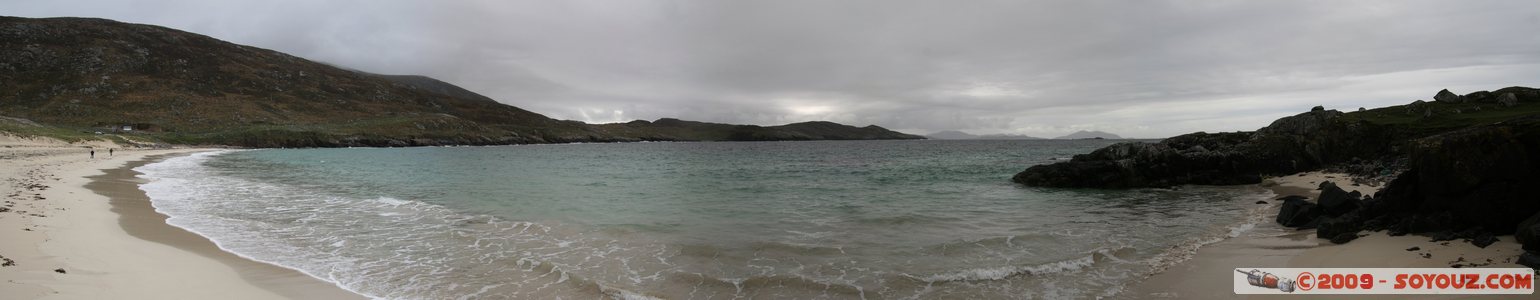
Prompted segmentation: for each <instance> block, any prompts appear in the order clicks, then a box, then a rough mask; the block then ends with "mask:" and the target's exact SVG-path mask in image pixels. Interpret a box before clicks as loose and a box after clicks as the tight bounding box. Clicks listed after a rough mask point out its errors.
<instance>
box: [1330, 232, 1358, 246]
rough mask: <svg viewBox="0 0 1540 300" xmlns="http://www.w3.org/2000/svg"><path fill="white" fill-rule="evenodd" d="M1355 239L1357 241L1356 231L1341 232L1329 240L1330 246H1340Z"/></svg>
mask: <svg viewBox="0 0 1540 300" xmlns="http://www.w3.org/2000/svg"><path fill="white" fill-rule="evenodd" d="M1356 239H1358V232H1357V231H1354V232H1343V233H1340V234H1337V235H1336V236H1333V237H1332V238H1331V243H1332V244H1338V245H1340V244H1347V242H1351V241H1353V240H1356Z"/></svg>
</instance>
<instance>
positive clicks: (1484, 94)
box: [1460, 91, 1497, 103]
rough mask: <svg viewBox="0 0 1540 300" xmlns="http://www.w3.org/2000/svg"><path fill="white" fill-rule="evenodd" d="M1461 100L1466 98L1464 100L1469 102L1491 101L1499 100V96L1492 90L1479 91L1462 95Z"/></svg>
mask: <svg viewBox="0 0 1540 300" xmlns="http://www.w3.org/2000/svg"><path fill="white" fill-rule="evenodd" d="M1460 100H1464V102H1469V103H1491V102H1497V97H1495V96H1493V95H1492V92H1488V91H1477V92H1473V93H1470V94H1465V96H1463V97H1460Z"/></svg>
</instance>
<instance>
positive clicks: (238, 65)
mask: <svg viewBox="0 0 1540 300" xmlns="http://www.w3.org/2000/svg"><path fill="white" fill-rule="evenodd" d="M0 115H3V116H7V117H14V118H19V119H25V120H31V121H35V122H37V123H40V124H42V125H46V126H52V127H59V128H63V129H68V130H63V131H62V132H76V133H79V132H94V131H103V130H107V131H114V130H115V129H124V128H132V130H133V131H132V132H133V133H134V135H135V136H137V137H139V138H147V139H153V140H159V141H164V142H169V143H177V144H217V145H234V146H246V147H342V146H424V145H487V144H524V143H563V142H623V141H643V140H701V141H712V140H778V139H789V140H808V139H881V138H920V137H917V136H911V135H906V134H902V133H897V132H892V131H889V130H886V129H883V128H881V127H876V126H868V127H863V128H856V127H850V126H844V125H839V124H835V123H829V122H811V123H798V124H789V125H783V126H772V127H759V126H744V127H735V126H736V125H726V124H713V125H711V126H704V127H698V128H697V127H691V126H683V127H669V126H635V127H637V128H617V126H609V125H590V124H585V123H583V122H578V121H565V120H556V119H552V118H549V117H546V116H544V115H541V114H538V113H534V112H530V111H527V110H523V109H520V108H518V107H513V106H509V105H506V104H502V103H499V102H497V101H495V100H493V99H491V98H488V97H486V96H483V95H480V94H477V93H475V92H472V91H469V90H466V89H464V88H461V87H459V86H455V85H453V84H450V83H447V82H443V81H440V80H437V79H433V78H429V77H425V76H416V75H379V74H371V73H366V72H360V71H354V70H348V69H343V68H338V67H335V66H331V65H327V64H323V63H318V62H314V61H310V60H306V59H304V58H299V57H295V56H291V55H288V54H284V53H280V52H276V51H272V50H267V49H261V48H256V47H250V46H244V45H238V44H233V43H229V42H225V41H221V40H218V39H214V38H211V37H208V36H203V35H199V34H195V33H189V32H184V31H180V30H175V29H170V28H165V27H159V26H153V25H141V24H130V23H121V22H117V21H112V20H104V19H87V18H45V19H31V18H17V17H0ZM679 122H687V121H679ZM701 124H707V123H701ZM622 127H624V126H622ZM722 128H729V129H731V130H724V129H722ZM644 129H645V130H644Z"/></svg>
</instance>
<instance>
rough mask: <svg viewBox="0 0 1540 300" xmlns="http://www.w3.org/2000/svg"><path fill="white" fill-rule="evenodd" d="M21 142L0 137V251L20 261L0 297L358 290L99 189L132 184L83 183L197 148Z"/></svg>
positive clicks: (3, 276) (4, 279) (2, 278)
mask: <svg viewBox="0 0 1540 300" xmlns="http://www.w3.org/2000/svg"><path fill="white" fill-rule="evenodd" d="M12 139H14V138H12ZM21 142H25V143H12V144H9V145H0V177H3V178H5V179H6V182H3V183H0V197H4V201H8V202H7V203H4V204H7V205H12V206H11V207H10V208H11V209H12V211H10V212H3V213H0V241H3V242H0V255H3V256H5V257H6V258H9V259H13V260H15V262H16V264H17V265H16V266H10V267H0V299H40V298H46V299H285V298H312V299H349V298H361V297H360V296H358V295H356V294H352V293H349V292H347V291H345V290H342V289H341V288H338V287H336V286H334V285H332V284H330V283H327V282H324V281H321V280H318V279H315V278H311V277H309V276H306V275H304V274H301V273H299V272H297V271H293V270H289V269H284V268H280V267H276V266H272V265H267V264H262V263H258V262H254V261H250V260H246V259H243V258H240V257H238V256H235V255H233V254H230V253H226V252H223V251H220V250H219V249H218V248H217V247H215V246H214V245H213V243H212V242H209V241H208V240H207V239H204V238H202V237H201V236H197V235H195V234H192V233H190V232H187V231H185V230H182V229H180V228H176V227H172V226H170V225H165V223H164V216H162V215H159V214H158V213H155V212H154V211H153V210H152V209H151V208H150V206H149V204H148V203H147V201H145V200H144V199H138V200H137V202H133V200H134V199H132V197H128V198H121V199H120V198H119V197H118V196H117V195H114V196H113V197H112V198H111V199H112V200H111V201H120V202H109V198H108V197H107V196H103V195H101V194H99V193H107V194H114V193H118V194H125V195H130V194H133V193H135V192H138V191H137V189H136V188H134V185H133V184H131V183H130V184H119V186H118V187H109V188H97V189H96V190H92V189H87V188H86V186H87V184H88V183H91V182H92V179H88V178H87V177H88V176H97V175H101V174H103V169H118V168H121V167H123V166H125V165H127V164H129V163H130V162H131V161H136V160H141V159H143V158H145V157H146V156H151V155H163V154H175V153H189V152H195V151H202V150H199V149H174V150H123V149H119V150H117V151H116V153H115V155H113V156H114V157H111V158H108V157H107V154H106V153H105V152H106V151H103V150H101V149H100V148H99V149H98V152H97V158H96V159H90V158H88V154H87V152H86V151H87V149H85V148H82V147H80V146H78V145H59V144H57V143H54V142H50V141H43V142H36V141H34V140H26V141H21ZM4 146H10V147H4ZM60 146H73V147H60ZM96 146H110V145H96ZM118 172H119V173H125V172H131V171H128V170H126V169H120V170H118ZM130 178H131V177H130ZM118 180H120V181H121V180H126V179H122V178H120V179H118ZM33 184H41V185H44V186H47V188H46V189H40V188H37V187H36V186H31V185H33ZM98 184H100V183H98ZM29 186H31V187H29ZM124 187H127V188H124ZM141 195H142V194H141ZM39 197H41V198H39ZM124 199H127V200H124ZM115 210H117V211H115ZM22 211H25V213H21V212H22ZM32 214H37V215H32ZM25 229H30V231H27V230H25ZM55 269H63V270H65V271H66V272H67V273H57V272H55V271H54V270H55Z"/></svg>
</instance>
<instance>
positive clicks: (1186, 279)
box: [1119, 172, 1536, 299]
mask: <svg viewBox="0 0 1540 300" xmlns="http://www.w3.org/2000/svg"><path fill="white" fill-rule="evenodd" d="M1324 180H1329V181H1332V182H1334V183H1336V184H1337V186H1338V187H1341V188H1342V189H1344V190H1348V191H1350V192H1351V191H1355V190H1356V191H1359V192H1360V193H1363V194H1367V195H1372V194H1374V192H1376V191H1378V190H1379V188H1380V187H1382V186H1383V185H1382V184H1381V185H1373V186H1371V185H1360V186H1353V185H1352V179H1351V177H1349V176H1347V175H1345V174H1331V173H1321V172H1310V173H1303V174H1300V175H1292V176H1282V177H1277V178H1270V179H1268V180H1266V182H1264V183H1263V184H1262V185H1263V186H1264V187H1268V188H1270V189H1272V190H1273V191H1274V193H1277V194H1279V196H1280V197H1281V196H1284V195H1301V196H1307V197H1310V198H1311V199H1312V201H1314V198H1315V197H1316V196H1317V195H1319V193H1320V192H1319V191H1316V190H1315V189H1316V188H1317V187H1318V186H1319V185H1320V183H1321V181H1324ZM1280 202H1281V201H1270V203H1269V205H1272V206H1274V207H1276V206H1278V205H1279V204H1280ZM1271 211H1272V212H1276V211H1277V210H1276V209H1274V210H1271ZM1268 220H1269V221H1271V220H1272V219H1271V218H1269V219H1268ZM1253 233H1254V234H1249V235H1245V236H1242V237H1239V238H1233V239H1229V240H1225V241H1222V242H1219V243H1214V244H1212V245H1208V246H1205V247H1203V248H1200V249H1198V252H1197V254H1196V255H1194V256H1193V258H1192V259H1191V260H1188V261H1185V262H1182V263H1180V264H1177V265H1175V266H1172V267H1170V268H1167V269H1166V270H1165V271H1164V272H1161V273H1157V274H1154V275H1153V276H1150V278H1148V279H1146V280H1145V281H1143V282H1140V283H1138V284H1135V285H1133V286H1130V287H1128V288H1127V289H1125V290H1124V292H1123V293H1122V294H1120V295H1119V297H1120V298H1129V299H1149V298H1162V299H1234V298H1248V299H1249V298H1260V299H1272V298H1277V299H1314V298H1344V296H1330V295H1274V296H1260V295H1235V294H1234V290H1233V287H1231V280H1232V276H1235V271H1234V270H1235V269H1236V268H1311V267H1333V268H1354V267H1365V268H1445V267H1450V265H1452V264H1456V263H1458V264H1465V265H1469V264H1470V263H1471V262H1479V263H1482V264H1487V263H1488V261H1487V260H1488V259H1491V262H1490V265H1486V266H1485V267H1491V268H1521V267H1523V266H1520V265H1518V264H1515V263H1513V261H1514V260H1515V259H1517V257H1518V255H1519V253H1520V251H1521V249H1520V245H1519V243H1518V242H1517V241H1515V240H1514V239H1513V236H1500V237H1498V240H1499V241H1498V242H1497V243H1496V244H1492V245H1490V246H1487V248H1485V249H1483V248H1478V247H1476V246H1475V245H1471V244H1470V243H1468V242H1464V241H1460V240H1454V241H1447V242H1437V243H1435V242H1429V240H1430V238H1428V237H1424V236H1417V235H1405V236H1394V237H1393V236H1389V235H1386V234H1385V233H1384V232H1373V233H1369V235H1368V236H1363V237H1360V238H1358V239H1357V240H1353V241H1352V242H1349V243H1347V244H1342V245H1335V244H1332V243H1331V242H1330V241H1327V240H1323V239H1317V238H1316V236H1315V230H1295V229H1291V228H1285V227H1283V226H1281V225H1278V224H1277V223H1274V222H1267V223H1266V224H1258V225H1257V227H1256V229H1254V232H1253ZM1411 247H1419V248H1420V249H1419V250H1417V251H1406V249H1408V248H1411ZM1422 254H1431V255H1432V257H1430V258H1423V257H1422ZM1462 258H1463V261H1461V259H1462ZM1535 297H1536V296H1534V295H1369V296H1354V297H1352V298H1355V299H1357V298H1370V299H1466V298H1477V299H1535Z"/></svg>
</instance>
